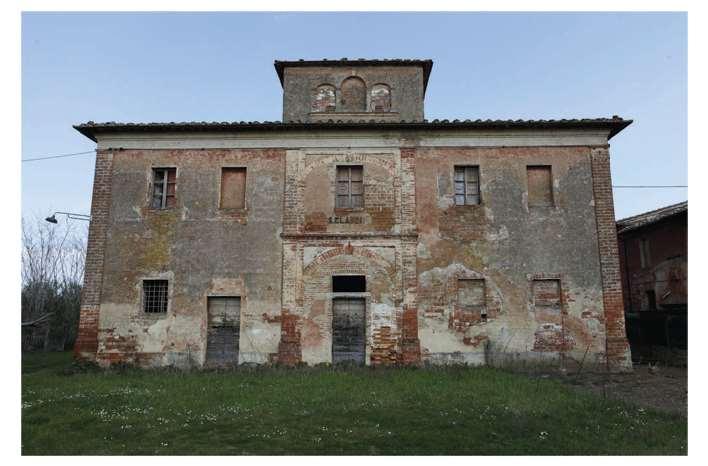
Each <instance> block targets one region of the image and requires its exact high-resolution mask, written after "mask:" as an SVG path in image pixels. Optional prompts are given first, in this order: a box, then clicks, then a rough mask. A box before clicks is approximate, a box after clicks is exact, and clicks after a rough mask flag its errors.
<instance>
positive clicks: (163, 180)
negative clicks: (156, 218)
mask: <svg viewBox="0 0 708 466" xmlns="http://www.w3.org/2000/svg"><path fill="white" fill-rule="evenodd" d="M176 187H177V169H176V168H153V169H152V202H151V204H150V205H151V206H152V208H153V209H168V208H170V207H174V206H175V192H176Z"/></svg>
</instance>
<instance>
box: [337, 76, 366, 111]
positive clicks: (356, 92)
mask: <svg viewBox="0 0 708 466" xmlns="http://www.w3.org/2000/svg"><path fill="white" fill-rule="evenodd" d="M341 104H342V107H341V111H342V112H365V111H366V83H364V80H363V79H361V78H359V77H357V76H351V77H349V78H347V79H345V80H344V81H343V82H342V86H341Z"/></svg>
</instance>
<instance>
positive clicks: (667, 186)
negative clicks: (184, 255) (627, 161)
mask: <svg viewBox="0 0 708 466" xmlns="http://www.w3.org/2000/svg"><path fill="white" fill-rule="evenodd" d="M612 187H613V188H634V189H636V188H642V189H644V188H688V185H687V184H665V185H627V184H626V185H613V186H612Z"/></svg>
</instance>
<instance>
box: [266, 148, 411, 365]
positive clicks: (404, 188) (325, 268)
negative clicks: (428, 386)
mask: <svg viewBox="0 0 708 466" xmlns="http://www.w3.org/2000/svg"><path fill="white" fill-rule="evenodd" d="M338 165H344V166H347V165H361V166H362V167H363V173H364V207H363V208H361V209H338V208H335V200H334V196H335V191H334V190H335V176H336V167H337V166H338ZM413 178H414V165H413V164H412V163H411V158H410V157H408V156H407V153H406V152H405V151H401V150H399V149H397V148H396V149H386V150H381V149H356V150H349V149H331V150H291V151H288V152H287V163H286V187H285V205H286V214H285V218H284V224H283V229H284V232H285V234H284V236H285V238H286V239H285V241H284V244H283V265H284V269H283V281H284V293H283V314H285V315H289V316H292V320H293V322H294V324H293V327H292V328H291V332H292V335H286V338H289V337H291V336H299V340H298V341H299V347H296V346H293V345H285V347H283V348H281V351H280V354H279V357H280V360H281V361H284V362H287V363H299V362H304V363H307V364H318V363H329V362H331V361H332V300H333V299H334V298H335V297H338V296H345V295H346V296H352V297H359V298H364V299H365V302H366V314H365V325H366V350H365V352H366V355H365V360H366V363H367V364H373V365H376V364H395V363H401V362H404V361H407V360H409V359H415V360H417V352H418V344H417V327H416V328H413V327H412V326H413V325H415V318H413V319H411V318H410V315H411V313H415V295H416V291H417V289H416V286H415V259H414V258H415V236H414V230H415V225H414V224H415V217H414V213H415V191H414V181H413ZM334 275H364V276H365V277H366V292H365V293H354V294H351V293H349V294H335V293H333V292H332V281H331V280H332V276H334ZM284 332H285V330H284ZM293 339H294V340H297V338H293Z"/></svg>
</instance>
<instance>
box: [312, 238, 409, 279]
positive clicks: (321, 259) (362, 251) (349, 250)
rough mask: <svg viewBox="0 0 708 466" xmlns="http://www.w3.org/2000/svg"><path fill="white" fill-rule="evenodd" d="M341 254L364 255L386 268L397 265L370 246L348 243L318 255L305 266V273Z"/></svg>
mask: <svg viewBox="0 0 708 466" xmlns="http://www.w3.org/2000/svg"><path fill="white" fill-rule="evenodd" d="M339 256H356V257H363V258H366V259H370V260H372V261H374V262H378V263H382V264H383V265H384V266H385V267H386V268H388V267H394V266H395V264H391V263H390V262H389V261H387V260H386V259H385V258H384V257H382V256H381V255H379V254H376V253H375V252H373V251H371V250H370V249H369V248H366V247H361V246H356V247H355V246H352V245H351V244H347V245H346V246H341V247H336V248H332V249H329V250H327V251H324V252H323V253H321V254H319V255H318V256H317V257H315V258H314V259H313V260H312V262H310V263H309V264H307V265H306V266H305V267H304V268H303V273H304V274H307V273H309V272H310V271H312V270H314V269H316V268H317V267H319V266H321V265H323V264H325V263H326V262H327V261H329V260H331V259H333V258H335V257H339Z"/></svg>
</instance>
